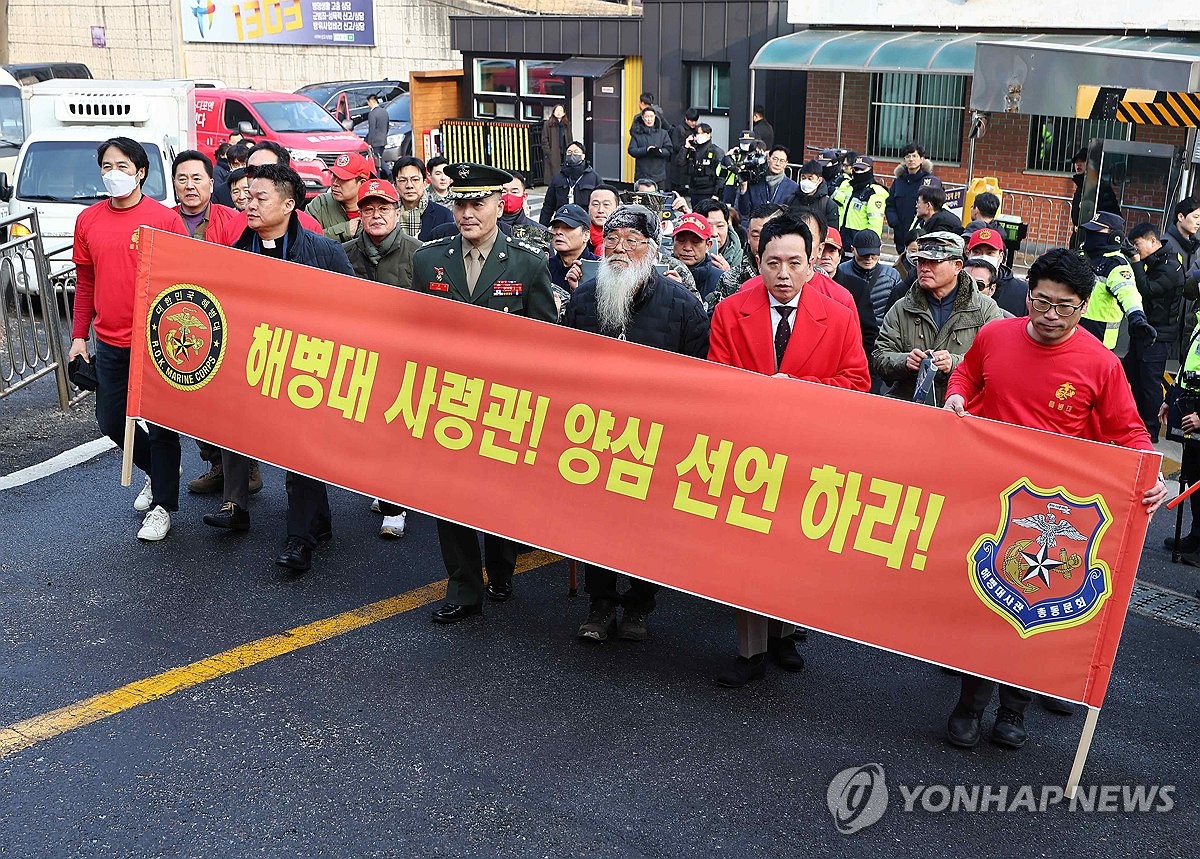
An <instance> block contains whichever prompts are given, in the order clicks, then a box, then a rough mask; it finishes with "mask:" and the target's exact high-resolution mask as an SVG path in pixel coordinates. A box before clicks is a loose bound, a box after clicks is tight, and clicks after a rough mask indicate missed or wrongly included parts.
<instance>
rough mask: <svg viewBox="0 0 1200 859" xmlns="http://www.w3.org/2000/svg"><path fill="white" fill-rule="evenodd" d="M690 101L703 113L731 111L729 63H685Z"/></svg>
mask: <svg viewBox="0 0 1200 859" xmlns="http://www.w3.org/2000/svg"><path fill="white" fill-rule="evenodd" d="M684 73H685V74H686V75H687V91H688V103H687V107H694V108H696V109H697V110H699V111H701V112H703V113H713V114H727V113H729V101H730V97H729V93H730V91H731V89H732V87H730V85H729V63H684Z"/></svg>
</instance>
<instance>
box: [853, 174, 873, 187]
mask: <svg viewBox="0 0 1200 859" xmlns="http://www.w3.org/2000/svg"><path fill="white" fill-rule="evenodd" d="M874 180H875V175H874V174H873V173H871V172H870V171H869V170H868V171H867V172H866V173H851V174H850V186H851V187H852V188H855V189H860V188H865V187H867V186H868V185H870V184H871V183H872V182H873V181H874Z"/></svg>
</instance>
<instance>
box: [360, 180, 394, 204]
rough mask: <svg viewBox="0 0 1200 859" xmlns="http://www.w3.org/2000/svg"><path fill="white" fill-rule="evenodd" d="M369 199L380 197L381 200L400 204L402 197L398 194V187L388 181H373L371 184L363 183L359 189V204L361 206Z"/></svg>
mask: <svg viewBox="0 0 1200 859" xmlns="http://www.w3.org/2000/svg"><path fill="white" fill-rule="evenodd" d="M368 197H378V198H379V199H381V200H387V201H388V202H389V203H399V202H400V195H399V194H398V193H396V186H395V185H393V184H392V183H391V182H389V181H387V180H386V179H372V180H371V181H369V182H363V183H362V187H360V188H359V189H358V202H359V204H360V205H361V204H362V201H363V200H365V199H367V198H368Z"/></svg>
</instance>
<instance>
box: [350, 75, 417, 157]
mask: <svg viewBox="0 0 1200 859" xmlns="http://www.w3.org/2000/svg"><path fill="white" fill-rule="evenodd" d="M384 107H385V108H387V112H388V137H387V143H386V144H385V145H384V148H383V160H384V163H385V164H393V163H395V161H396V159H397V158H400V157H402V156H405V155H412V152H413V146H412V114H411V113H410V112H409V94H408V93H404V95H400V96H396V98H394V99H392V100H391V101H389V102H388V103H387V104H385V105H384ZM354 133H355V134H357V135H358V136H359V137H361V138H363V139H364V140H366V139H367V123H366V120H363V121H362V122H360V123H358V125H356V126H354Z"/></svg>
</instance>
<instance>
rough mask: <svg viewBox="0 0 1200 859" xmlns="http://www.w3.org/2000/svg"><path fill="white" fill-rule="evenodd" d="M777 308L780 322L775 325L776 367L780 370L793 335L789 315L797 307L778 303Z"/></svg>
mask: <svg viewBox="0 0 1200 859" xmlns="http://www.w3.org/2000/svg"><path fill="white" fill-rule="evenodd" d="M775 309H776V310H777V311H778V312H779V324H778V325H776V326H775V369H776V371H778V370H779V365H780V364H782V363H783V353H784V352H786V351H787V344H788V339H789V338H790V337H791V336H792V326H791V325H789V324H788V317H789V316H791V315H792V311H793V310H795V309H796V308H794V307H788V306H787V305H786V304H777V305H776V306H775Z"/></svg>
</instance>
